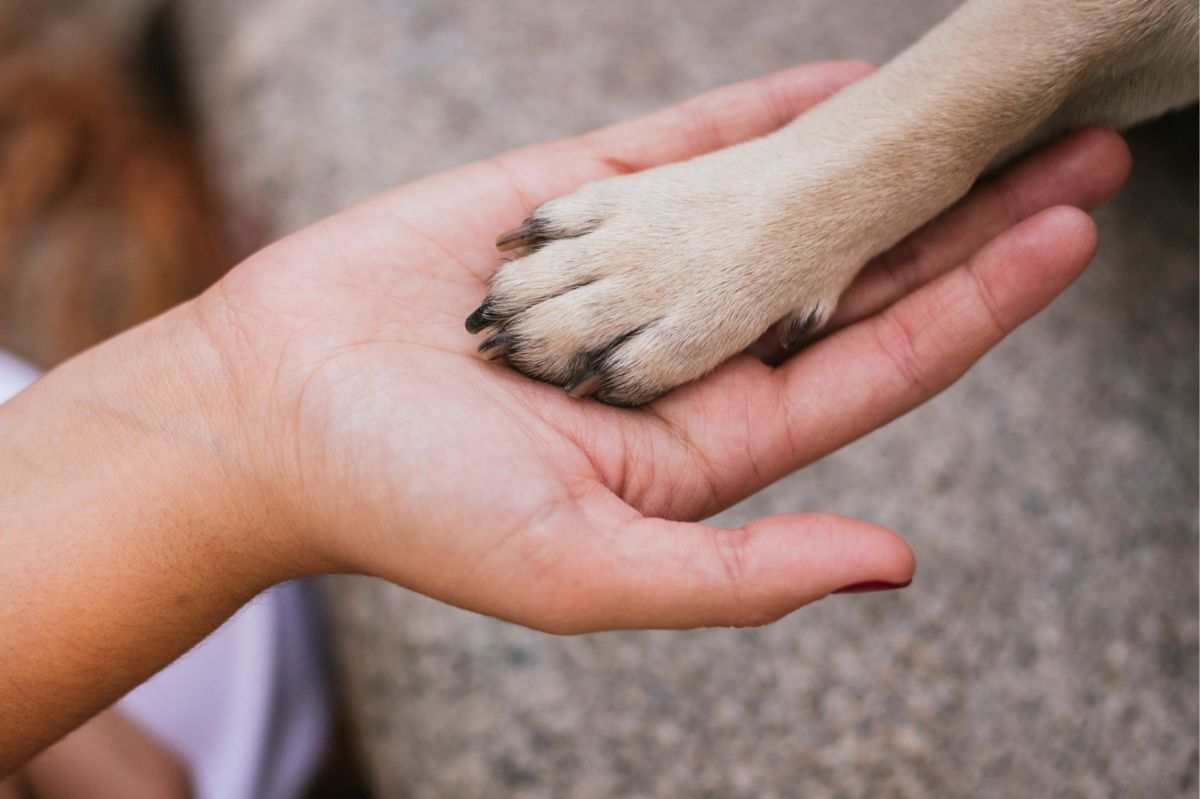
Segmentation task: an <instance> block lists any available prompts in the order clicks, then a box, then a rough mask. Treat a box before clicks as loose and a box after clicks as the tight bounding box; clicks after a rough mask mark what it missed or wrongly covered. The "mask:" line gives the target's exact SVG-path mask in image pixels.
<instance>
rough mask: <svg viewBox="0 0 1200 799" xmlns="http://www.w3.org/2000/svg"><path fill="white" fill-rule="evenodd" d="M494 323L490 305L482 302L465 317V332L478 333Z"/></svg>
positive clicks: (488, 302) (487, 302)
mask: <svg viewBox="0 0 1200 799" xmlns="http://www.w3.org/2000/svg"><path fill="white" fill-rule="evenodd" d="M495 321H496V319H495V317H493V316H492V303H491V302H490V301H484V303H483V305H480V306H479V307H478V308H476V309H475V311H474V312H473V313H472V314H471V315H470V316H468V317H467V332H468V333H478V332H479V331H480V330H483V329H484V328H485V327H487V326H489V325H491V324H492V323H493V322H495Z"/></svg>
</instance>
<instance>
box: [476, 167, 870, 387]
mask: <svg viewBox="0 0 1200 799" xmlns="http://www.w3.org/2000/svg"><path fill="white" fill-rule="evenodd" d="M771 155H772V153H770V152H763V148H761V147H760V148H758V149H755V148H753V147H750V146H746V145H743V146H742V147H741V148H733V149H732V150H725V151H722V152H719V153H716V154H713V155H710V156H706V157H704V158H699V159H695V160H693V161H688V162H684V163H680V164H673V165H669V166H665V167H659V168H657V169H653V170H649V171H647V172H642V173H638V174H634V175H626V176H621V177H616V178H611V179H608V180H603V181H600V182H597V183H592V184H588V185H585V186H583V187H581V188H580V189H579V190H577V191H576V192H574V193H573V194H570V195H567V196H565V197H561V198H559V199H556V200H551V201H549V202H547V203H544V204H542V205H541V206H539V207H538V208H536V209H534V211H533V212H532V213H531V214H530V215H529V217H528V218H527V219H526V220H525V222H524V223H523V224H522V225H521V226H520V227H518V228H517V229H515V230H513V231H511V232H509V233H506V234H504V235H502V236H501V237H500V238H499V239H498V240H497V246H498V247H499V248H500V249H501V250H504V251H509V252H512V253H513V254H515V255H516V256H517V257H516V258H515V259H513V260H510V261H508V262H506V263H504V264H503V265H502V267H501V268H500V269H499V270H498V271H497V272H496V274H495V275H494V276H493V277H492V280H491V283H490V286H489V290H488V293H487V297H486V298H485V300H484V302H483V304H482V305H481V306H480V307H479V308H478V309H477V310H476V311H475V312H474V313H472V314H471V316H470V317H469V318H468V319H467V323H466V326H467V329H468V330H469V331H471V332H472V333H476V332H479V331H482V330H484V329H485V328H495V330H494V332H493V334H492V335H491V336H490V337H489V338H488V339H487V340H486V341H484V342H483V344H482V345H481V346H480V348H479V349H480V352H481V353H482V354H483V355H484V356H485V357H488V358H499V357H501V356H503V357H505V358H506V359H507V360H508V363H509V364H511V365H512V366H513V367H514V368H516V369H517V370H519V371H521V372H523V373H524V374H526V375H529V376H531V377H534V378H537V379H539V380H543V381H546V382H549V383H553V384H556V385H560V386H564V387H565V388H566V390H567V392H568V393H569V394H571V395H572V396H576V397H580V396H587V395H592V396H595V397H596V398H597V399H599V400H602V401H604V402H607V403H610V404H615V405H640V404H643V403H646V402H649V401H650V400H653V399H655V398H656V397H658V396H660V395H661V394H663V393H664V392H666V391H668V390H670V389H671V388H673V387H675V386H678V385H680V384H682V383H686V382H688V381H691V380H694V379H696V378H698V377H701V376H702V375H704V374H706V373H707V372H709V371H710V370H712V369H713V368H715V367H716V366H718V365H719V364H721V363H722V362H723V361H725V360H727V359H728V358H730V357H731V356H733V355H736V354H738V353H740V352H742V351H743V350H745V349H746V348H747V347H748V346H750V345H751V344H752V343H753V342H754V341H756V340H757V339H758V338H759V337H760V336H761V335H762V334H763V333H764V332H766V331H767V330H768V329H769V328H771V327H772V326H773V325H774V326H775V327H776V330H777V332H778V334H779V337H780V340H781V342H782V343H783V344H784V346H786V347H789V348H790V347H794V346H795V345H796V344H798V343H799V342H800V341H801V340H802V339H803V338H804V337H805V336H806V335H809V334H811V333H812V332H813V331H815V330H817V329H818V328H819V327H820V326H821V325H822V324H824V322H825V321H826V320H827V319H828V318H829V316H830V315H831V314H832V312H833V310H834V307H835V306H836V304H837V299H838V296H839V295H840V294H841V292H842V290H843V289H844V288H845V286H846V285H847V283H848V282H849V280H850V278H851V277H852V276H853V273H854V271H856V269H857V267H858V266H859V265H861V260H860V258H861V254H860V253H857V252H853V251H852V250H853V248H847V247H844V246H842V245H843V242H842V241H841V240H839V238H838V236H837V235H834V233H835V231H833V230H831V226H830V224H829V213H828V198H820V197H815V196H810V197H808V198H807V200H806V199H805V198H804V197H802V196H801V195H803V193H804V192H803V191H802V189H798V187H797V183H796V182H795V177H796V176H794V175H793V176H791V178H789V177H786V176H783V175H781V174H779V171H778V170H777V169H775V168H774V166H775V163H777V162H776V161H775V159H773V158H772V157H771ZM800 186H801V187H802V186H803V181H800ZM810 194H811V193H810ZM810 201H811V202H813V203H817V205H816V207H818V208H821V207H823V206H821V205H820V204H819V203H822V202H824V203H826V205H825V206H824V207H825V208H826V209H827V212H826V213H825V214H824V216H821V215H820V214H817V215H813V214H811V213H810V214H808V215H807V216H806V213H805V209H804V208H802V207H798V206H804V205H808V203H809V202H810ZM835 205H836V203H835ZM811 207H813V206H811V205H809V208H811Z"/></svg>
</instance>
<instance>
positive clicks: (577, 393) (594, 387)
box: [565, 371, 604, 399]
mask: <svg viewBox="0 0 1200 799" xmlns="http://www.w3.org/2000/svg"><path fill="white" fill-rule="evenodd" d="M603 385H604V375H602V374H600V373H599V372H597V371H590V372H586V373H585V374H584V375H583V377H581V378H579V379H578V380H576V381H575V382H573V383H569V384H568V385H567V386H566V388H565V391H566V392H567V396H569V397H574V398H575V399H583V398H584V397H589V396H591V395H592V394H595V393H596V392H597V391H599V390H600V387H601V386H603Z"/></svg>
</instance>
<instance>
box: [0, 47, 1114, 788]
mask: <svg viewBox="0 0 1200 799" xmlns="http://www.w3.org/2000/svg"><path fill="white" fill-rule="evenodd" d="M865 69H866V68H865V67H864V66H862V65H858V64H852V63H835V64H819V65H814V66H808V67H801V68H798V69H795V70H791V71H788V72H784V73H780V74H777V75H773V76H770V77H768V78H764V79H761V80H759V81H753V82H750V83H746V84H741V85H738V86H733V87H729V88H726V89H721V90H718V91H716V92H713V93H712V94H709V95H706V96H705V97H702V98H700V99H697V100H693V101H691V102H689V103H685V104H684V105H682V106H680V107H678V108H675V109H672V110H668V111H663V112H660V113H658V114H653V115H651V116H649V117H646V118H644V119H640V120H636V121H633V122H629V123H624V124H621V125H617V126H614V127H611V128H607V129H605V130H602V131H599V132H596V133H593V134H590V135H587V136H583V137H579V138H576V139H571V140H567V141H562V142H557V143H553V144H548V145H543V146H539V147H532V148H528V149H525V150H521V151H517V152H514V153H509V154H507V155H503V156H500V157H498V158H495V159H492V160H490V161H486V162H483V163H479V164H475V165H472V166H467V167H464V168H462V169H459V170H456V171H454V172H450V173H447V174H442V175H438V176H435V177H432V178H428V179H426V180H423V181H420V182H417V183H414V184H412V185H409V186H406V187H403V188H400V189H398V190H396V191H394V192H391V193H389V194H386V195H383V196H381V197H378V198H376V199H374V200H371V201H369V202H366V203H364V204H362V205H360V206H358V207H356V208H352V209H350V210H349V211H346V212H344V213H342V214H339V215H337V216H335V217H333V218H331V219H328V220H325V221H324V222H321V223H319V224H317V225H314V226H312V227H311V228H308V229H307V230H304V231H301V232H300V233H297V234H296V235H293V236H290V237H288V238H287V239H284V240H283V241H281V242H279V243H278V244H276V245H274V246H272V247H269V248H268V249H266V250H264V251H262V252H261V253H259V254H258V255H255V256H254V257H252V258H251V259H249V260H248V261H246V262H245V263H243V264H242V265H240V266H238V267H237V268H236V269H234V270H233V271H232V272H231V273H230V274H229V275H228V276H226V277H225V278H224V279H222V280H221V281H220V282H219V283H218V284H217V285H216V286H215V287H214V288H213V289H211V290H210V291H209V292H207V293H206V294H204V295H203V296H202V297H200V298H198V299H197V300H195V301H193V302H191V303H187V304H185V305H183V306H180V307H178V308H176V309H174V310H173V311H171V312H169V313H167V314H165V315H163V316H162V317H159V318H158V319H156V320H153V321H151V322H149V323H147V324H145V325H142V326H140V327H138V328H134V329H133V330H131V331H128V332H127V333H125V334H122V335H121V336H118V337H116V338H115V339H112V340H110V341H108V342H106V343H105V344H103V345H101V346H99V347H97V348H95V349H93V350H91V351H89V352H87V353H85V354H83V355H82V356H79V357H77V358H74V359H72V360H71V361H68V362H67V363H65V364H63V365H62V366H60V367H59V368H57V369H55V370H54V371H52V372H51V373H50V374H48V375H47V376H46V377H44V378H43V379H42V380H40V381H39V382H38V383H36V384H35V385H34V386H32V387H31V388H30V389H28V390H26V391H25V392H23V393H22V394H20V395H18V396H17V397H16V398H14V399H13V400H11V401H9V402H7V403H5V404H4V405H2V406H0V451H3V452H4V457H3V458H0V519H2V520H3V523H2V524H0V631H2V632H3V635H0V643H2V645H3V646H2V649H3V652H2V654H3V656H2V657H0V685H4V686H8V689H6V692H5V696H4V701H3V702H0V776H2V775H3V774H4V773H6V771H8V770H11V769H12V768H15V767H16V766H17V765H19V764H20V763H21V762H23V761H24V760H26V759H28V758H29V757H30V756H31V755H32V754H33V753H35V752H36V751H37V750H38V749H39V748H41V747H43V746H45V745H46V744H47V743H48V742H49V741H52V740H53V739H54V738H56V737H57V736H59V735H62V734H63V733H64V732H65V731H66V730H69V729H71V728H72V727H73V726H75V725H77V724H79V723H81V722H82V721H83V720H84V719H86V718H87V717H88V716H89V715H91V714H92V713H95V712H97V711H98V710H99V709H100V708H103V707H105V706H107V705H108V704H110V703H111V702H113V701H114V700H115V699H117V698H118V697H119V696H120V695H122V694H123V693H124V692H125V691H127V690H129V689H130V688H131V687H133V686H134V685H136V684H137V683H138V682H140V681H141V680H143V679H145V678H146V677H148V676H149V675H150V674H152V673H153V672H154V671H156V670H157V669H159V668H161V667H162V666H164V665H165V664H166V663H168V662H169V661H170V660H171V659H172V658H174V657H176V656H178V655H179V654H180V653H182V652H183V651H184V650H185V649H186V648H187V647H189V646H191V645H192V644H194V643H195V642H196V641H198V640H200V638H202V637H203V636H204V635H205V634H206V633H207V632H209V631H211V630H212V629H214V628H215V627H216V626H217V625H218V624H219V623H220V622H222V621H223V620H224V619H225V618H227V617H228V616H229V615H230V614H232V613H233V612H234V610H236V608H237V607H239V606H240V605H241V604H242V603H244V602H246V601H247V600H249V599H250V598H251V597H252V596H253V595H254V594H255V593H257V592H258V591H260V590H262V589H263V588H265V587H267V586H268V585H271V584H273V583H275V582H279V581H282V580H285V579H288V578H291V577H295V576H299V575H302V574H315V573H320V572H326V571H355V572H362V573H366V574H374V575H378V576H380V577H384V578H386V579H389V580H392V581H393V582H396V583H398V584H400V585H403V586H406V587H408V588H411V589H413V590H416V591H420V592H422V593H425V594H428V595H430V596H432V597H436V598H438V599H441V600H444V601H446V602H451V603H454V604H457V605H460V606H462V607H466V608H470V609H472V610H476V611H479V612H482V613H489V614H492V615H495V616H498V617H501V618H505V619H510V620H512V621H516V622H519V623H521V624H525V625H528V626H531V627H535V628H538V629H542V630H548V631H552V632H562V633H569V632H581V631H585V630H601V629H608V628H614V627H689V626H700V625H715V624H730V625H745V624H759V623H764V622H767V621H770V620H772V619H776V618H778V617H779V616H781V615H783V614H786V613H788V612H790V611H792V610H794V609H795V608H797V607H800V606H801V605H804V604H805V603H808V602H812V601H814V600H816V599H819V598H821V597H823V596H825V595H826V594H828V593H830V592H832V591H836V590H839V589H843V588H845V587H847V586H856V585H861V584H863V583H868V584H876V583H886V584H891V585H895V584H903V583H905V582H907V581H908V580H909V579H910V577H911V575H912V572H913V557H912V553H911V552H910V550H909V549H908V547H907V545H906V544H905V543H904V542H903V540H901V539H900V538H899V537H898V536H896V535H895V534H893V533H891V532H889V531H887V530H885V529H883V528H881V527H878V526H875V525H871V524H867V523H864V522H858V521H854V520H851V519H845V518H840V517H834V516H828V515H816V514H797V515H787V516H780V517H774V518H768V519H760V520H757V521H754V522H751V523H750V524H748V525H746V526H745V527H743V528H741V529H739V530H723V529H719V528H716V527H713V526H711V525H703V524H696V523H690V521H689V520H695V519H701V518H704V517H706V516H708V515H710V514H712V513H714V512H716V511H718V510H720V509H722V508H724V507H727V506H729V505H730V504H732V503H734V502H736V501H737V500H739V499H741V498H742V497H745V496H747V495H749V494H751V493H753V492H754V491H756V490H758V489H759V488H761V487H763V486H765V485H767V484H769V483H770V482H772V481H773V480H776V479H778V478H779V477H781V476H783V475H785V474H787V473H788V472H790V471H792V470H794V469H796V468H799V467H800V466H803V465H804V464H806V463H809V462H811V461H812V460H815V459H817V458H819V457H821V456H822V455H824V454H826V453H828V452H831V451H833V450H835V449H837V448H838V447H840V446H843V445H845V444H846V443H848V442H850V441H852V440H854V439H855V438H857V437H859V436H861V435H863V434H865V433H867V432H869V431H870V430H873V429H874V428H876V427H878V426H880V425H882V424H884V423H886V422H887V421H889V420H891V419H893V418H895V417H896V416H898V415H900V414H901V413H903V412H905V411H906V410H908V409H910V408H912V407H914V406H916V405H918V404H919V403H921V402H923V401H924V400H926V399H928V398H929V397H931V396H933V395H934V394H936V393H937V392H938V391H940V390H941V389H943V388H945V387H946V386H947V385H949V384H950V383H951V382H953V381H954V380H955V379H956V378H957V377H958V376H959V375H961V374H962V373H963V371H965V370H966V369H967V367H968V366H970V364H971V363H973V362H974V361H975V360H977V359H978V358H979V357H980V356H982V355H983V353H984V352H986V351H987V350H988V348H990V347H991V346H993V345H994V344H995V343H996V342H997V341H999V340H1000V339H1001V338H1002V337H1003V336H1004V335H1005V334H1006V333H1007V332H1009V331H1010V330H1012V329H1013V328H1014V327H1015V326H1016V325H1018V324H1019V323H1020V322H1021V321H1023V320H1024V319H1026V318H1028V317H1029V316H1030V315H1032V314H1033V313H1035V312H1036V311H1037V310H1039V309H1040V308H1042V307H1043V306H1044V305H1045V304H1046V303H1048V302H1049V301H1050V300H1051V299H1052V298H1053V297H1054V296H1055V295H1056V294H1057V293H1058V292H1059V291H1061V290H1062V289H1063V288H1064V287H1065V286H1066V285H1067V284H1069V283H1070V282H1071V280H1072V279H1073V278H1074V277H1075V276H1076V275H1078V274H1079V272H1080V271H1081V270H1082V269H1083V267H1084V266H1085V264H1086V263H1087V261H1088V260H1089V259H1090V257H1091V255H1092V253H1093V251H1094V248H1095V246H1096V234H1095V230H1094V228H1093V225H1092V223H1091V221H1090V220H1089V219H1088V218H1087V217H1086V215H1084V214H1083V213H1082V212H1080V211H1077V210H1073V209H1072V208H1063V207H1052V206H1061V205H1070V206H1077V207H1080V208H1090V207H1092V206H1094V205H1097V204H1099V203H1100V202H1102V201H1103V200H1104V199H1106V198H1107V197H1108V196H1109V195H1111V194H1112V193H1114V192H1115V191H1116V189H1117V188H1118V186H1119V185H1120V184H1121V182H1122V181H1123V179H1124V176H1125V174H1126V172H1127V170H1128V152H1127V150H1126V149H1125V147H1124V145H1123V143H1122V142H1121V140H1120V139H1119V138H1118V137H1117V136H1116V135H1115V134H1112V133H1107V132H1103V131H1090V132H1085V133H1081V134H1078V135H1076V136H1074V137H1072V138H1070V139H1069V140H1067V141H1065V142H1063V143H1060V144H1058V145H1055V146H1053V147H1051V148H1049V149H1047V150H1045V151H1043V152H1041V153H1040V154H1037V155H1034V156H1033V157H1032V158H1030V159H1028V160H1027V161H1026V162H1024V163H1023V164H1022V165H1018V166H1017V167H1015V168H1013V169H1012V170H1010V171H1009V172H1008V173H1007V174H1006V175H1005V176H1003V177H1001V178H1000V179H999V180H998V181H997V182H992V183H988V184H985V185H983V186H981V187H980V188H978V189H976V190H975V191H974V192H972V194H971V195H969V196H968V197H967V198H966V199H965V200H964V201H963V202H962V203H960V204H959V205H958V206H956V207H955V208H954V209H951V210H950V211H948V212H947V213H946V214H943V215H942V216H941V217H940V218H939V219H937V220H935V221H934V222H933V223H931V224H930V225H929V226H928V227H927V228H926V229H924V230H922V231H919V232H918V233H916V234H914V236H912V237H911V238H910V239H909V240H908V241H906V242H904V243H902V244H901V245H899V246H898V247H897V248H896V249H895V250H894V251H893V252H891V253H889V254H887V255H885V256H884V257H882V258H880V259H877V261H876V262H875V263H873V264H871V265H869V266H868V267H867V268H866V269H865V270H864V271H863V273H862V274H861V276H860V277H859V279H858V281H857V282H856V283H855V284H854V286H853V287H852V288H851V289H850V291H849V292H848V293H847V294H846V295H844V297H843V300H842V302H841V305H840V306H839V310H838V311H837V313H836V315H835V317H834V319H833V321H832V323H831V325H830V326H829V327H828V330H829V331H830V332H828V334H827V335H826V336H825V337H824V338H822V339H821V340H819V341H817V342H816V343H814V344H812V345H811V346H809V347H808V348H806V349H805V350H803V351H802V352H800V353H798V354H797V355H795V356H794V357H792V358H791V359H790V360H788V361H787V362H786V363H784V364H783V365H782V366H780V367H778V368H772V367H768V366H766V365H764V364H763V363H762V362H761V361H759V360H756V359H755V358H753V357H750V356H742V357H739V358H735V359H734V360H732V361H731V362H729V363H727V364H726V365H725V366H724V367H722V368H721V369H719V370H718V371H717V372H715V373H713V374H712V375H710V376H709V377H707V378H705V379H704V380H702V381H700V382H698V383H696V384H693V385H688V386H684V387H681V388H679V389H676V390H675V391H673V392H671V393H670V394H668V395H666V396H664V397H663V398H662V399H660V400H659V401H657V402H655V403H652V404H650V405H648V406H646V407H643V408H639V409H637V410H625V409H617V408H612V407H608V406H604V405H600V404H597V403H595V402H590V401H576V400H573V399H571V398H569V397H566V396H564V394H563V393H562V391H561V390H559V389H556V388H554V387H552V386H548V385H543V384H539V383H535V382H533V381H530V380H528V379H526V378H524V377H521V376H520V375H517V374H516V373H514V372H513V371H511V370H509V369H506V368H504V367H503V366H501V365H499V364H494V363H488V362H485V361H483V360H481V359H480V358H479V357H478V356H477V355H476V354H475V352H474V348H475V344H476V342H475V340H474V338H473V337H472V336H470V335H469V334H467V332H466V331H465V330H464V329H463V326H462V320H463V318H464V317H465V316H466V315H467V313H469V312H470V311H471V309H472V308H474V307H475V306H476V305H477V304H478V303H479V300H480V299H481V297H482V296H483V293H484V284H485V282H486V280H487V278H488V275H489V274H491V272H492V271H493V270H494V269H495V268H496V266H497V264H498V258H497V254H496V252H495V250H494V249H493V247H492V244H491V242H492V239H493V237H494V235H495V234H496V232H497V231H501V230H505V229H507V228H509V227H511V226H512V225H514V224H516V223H517V222H518V221H520V220H521V219H522V218H523V217H524V216H525V214H526V213H527V212H528V210H529V209H530V208H531V207H533V206H534V205H536V204H537V203H539V202H540V201H542V200H544V199H546V198H548V197H552V196H555V195H559V194H562V193H564V192H566V191H569V190H570V189H571V188H573V187H574V186H576V185H577V184H579V183H581V182H583V181H587V180H592V179H597V178H602V177H605V176H607V175H611V174H613V172H614V171H616V170H626V169H642V168H647V167H650V166H653V165H655V164H658V163H662V162H666V161H671V160H677V159H681V158H687V157H690V156H693V155H697V154H699V153H701V152H703V151H705V150H708V149H712V148H715V147H720V146H724V145H728V144H732V143H734V142H736V141H739V140H742V139H745V138H748V137H752V136H755V135H760V134H763V133H766V132H768V131H769V130H771V129H772V128H774V127H777V126H779V125H780V124H782V123H783V122H785V121H786V120H787V119H788V118H789V117H790V116H792V115H794V114H796V113H799V112H801V111H803V109H804V108H805V107H807V106H808V105H811V104H812V103H814V102H816V101H818V100H819V99H821V98H822V97H823V96H825V95H826V94H828V93H829V92H830V91H833V90H834V89H836V88H837V87H838V86H839V85H841V84H844V83H846V82H847V81H850V80H852V79H854V78H855V77H857V76H859V75H861V74H863V72H864V71H865ZM864 490H870V489H869V487H864ZM67 655H69V656H67Z"/></svg>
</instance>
